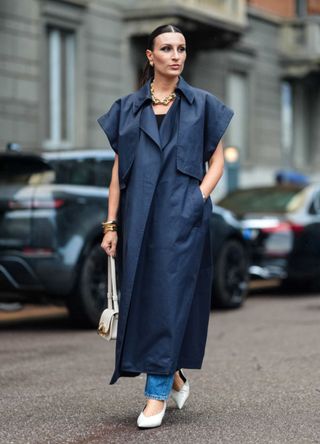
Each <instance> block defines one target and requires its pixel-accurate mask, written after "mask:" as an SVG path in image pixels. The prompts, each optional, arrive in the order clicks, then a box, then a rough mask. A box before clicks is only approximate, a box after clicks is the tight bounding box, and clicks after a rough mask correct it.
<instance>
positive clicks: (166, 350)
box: [98, 77, 233, 384]
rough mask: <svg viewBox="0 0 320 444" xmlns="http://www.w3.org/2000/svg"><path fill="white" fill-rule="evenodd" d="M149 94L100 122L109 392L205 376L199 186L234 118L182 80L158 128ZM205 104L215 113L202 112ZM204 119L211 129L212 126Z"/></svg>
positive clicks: (204, 206)
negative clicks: (112, 156) (123, 382)
mask: <svg viewBox="0 0 320 444" xmlns="http://www.w3.org/2000/svg"><path fill="white" fill-rule="evenodd" d="M149 86H150V81H149V82H148V83H147V85H145V86H144V87H143V88H141V89H140V90H139V91H138V92H137V93H133V94H131V95H129V96H126V97H125V98H122V99H119V101H117V102H115V104H114V105H113V107H112V108H111V109H110V111H109V112H108V113H106V114H104V115H103V116H101V118H100V119H99V120H98V121H99V123H100V125H101V126H102V128H103V129H104V131H105V133H106V135H107V136H108V139H109V142H110V144H111V146H112V148H113V149H114V150H115V151H116V152H117V153H118V155H119V183H120V206H119V213H118V223H119V232H118V235H119V240H118V245H117V257H116V259H117V266H118V271H119V280H120V314H119V324H118V337H117V342H116V363H115V370H114V373H113V376H112V378H111V381H110V383H111V384H113V383H114V382H116V380H117V379H118V378H119V377H120V376H136V375H138V374H140V373H153V374H163V375H168V374H170V373H173V372H174V371H175V370H176V369H178V368H201V365H202V361H203V356H204V351H205V343H206V338H207V328H208V321H209V314H210V301H211V292H212V254H211V249H210V246H211V242H210V232H209V219H210V215H211V212H212V203H211V199H210V198H209V199H207V200H206V201H204V200H203V197H202V194H201V190H200V188H199V184H200V182H201V179H202V177H203V176H204V174H205V161H206V160H208V158H209V157H210V155H211V154H212V153H213V151H214V149H215V148H216V145H217V143H218V142H219V140H220V138H221V137H222V134H223V133H224V131H225V129H226V127H227V125H228V123H229V121H230V120H231V117H232V115H233V112H232V111H231V110H230V109H229V108H228V107H226V106H225V105H224V104H223V103H222V102H221V101H219V100H218V99H217V98H215V97H214V96H212V95H209V93H207V92H204V91H202V90H198V89H196V88H193V87H191V86H190V85H188V84H187V83H186V82H185V81H184V80H183V79H182V77H180V79H179V83H178V87H177V89H176V92H177V97H176V99H175V100H174V103H173V104H172V106H171V107H170V108H169V110H168V112H167V114H166V115H165V117H164V118H163V121H162V123H161V125H160V128H158V125H157V120H156V116H155V114H154V111H153V109H152V106H151V98H150V93H149ZM196 93H198V101H197V100H195V96H196ZM208 95H209V97H210V99H211V100H212V103H211V107H215V109H211V110H210V111H207V113H206V106H208V105H207V100H208ZM192 96H193V99H192ZM199 97H200V98H201V97H202V98H203V100H202V101H201V100H199ZM204 98H205V99H206V100H204ZM128 99H129V100H128ZM130 99H131V100H130ZM132 99H133V100H132ZM191 99H192V100H191ZM192 105H193V109H195V108H196V110H195V111H196V113H192V112H191V113H190V109H189V108H188V106H189V107H190V108H191V107H192ZM188 111H189V114H187V115H183V116H182V113H186V112H188ZM210 113H211V114H210ZM206 114H207V115H206ZM217 114H218V115H217ZM210 116H211V118H212V119H215V121H211V122H210V123H208V121H207V120H206V119H208V118H209V117H210ZM219 118H220V120H219ZM221 119H222V120H223V122H222V123H221ZM186 122H187V125H186ZM210 125H214V126H215V130H214V131H212V130H211V132H210ZM184 126H185V128H186V130H185V131H184ZM190 126H191V127H193V129H194V130H197V126H198V138H199V139H200V145H199V143H194V144H193V145H191V144H192V141H193V140H195V138H194V133H190V132H188V130H190V128H189V127H190ZM208 131H209V132H210V134H208ZM188 135H189V136H188ZM186 136H187V138H188V140H187V141H186V139H185V137H186ZM208 137H209V139H211V140H210V141H207V142H206V141H205V139H206V138H208ZM212 144H213V145H212ZM214 144H215V145H214ZM199 146H200V149H199ZM190 148H191V150H190Z"/></svg>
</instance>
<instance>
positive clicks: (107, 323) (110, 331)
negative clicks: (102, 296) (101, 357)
mask: <svg viewBox="0 0 320 444" xmlns="http://www.w3.org/2000/svg"><path fill="white" fill-rule="evenodd" d="M118 317H119V303H118V294H117V282H116V265H115V258H114V257H113V256H109V255H108V292H107V308H106V309H105V310H103V312H102V314H101V317H100V321H99V327H98V334H99V335H100V336H101V337H102V338H105V339H107V340H108V341H110V340H111V339H117V329H118Z"/></svg>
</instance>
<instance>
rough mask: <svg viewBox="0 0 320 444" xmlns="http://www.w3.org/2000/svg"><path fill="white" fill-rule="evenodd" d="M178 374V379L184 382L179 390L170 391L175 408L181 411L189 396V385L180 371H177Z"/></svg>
mask: <svg viewBox="0 0 320 444" xmlns="http://www.w3.org/2000/svg"><path fill="white" fill-rule="evenodd" d="M179 374H180V378H181V379H182V380H183V381H184V384H183V386H182V387H181V389H180V390H174V389H171V397H172V399H173V400H174V402H175V403H176V405H177V407H178V408H179V409H182V407H183V406H184V403H185V402H186V400H187V399H188V397H189V394H190V384H189V381H188V380H187V378H186V377H185V375H184V374H183V373H182V370H181V369H180V370H179Z"/></svg>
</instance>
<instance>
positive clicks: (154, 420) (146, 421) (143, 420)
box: [137, 401, 167, 429]
mask: <svg viewBox="0 0 320 444" xmlns="http://www.w3.org/2000/svg"><path fill="white" fill-rule="evenodd" d="M166 407H167V403H166V401H164V406H163V409H162V410H161V412H160V413H157V414H156V415H152V416H145V415H144V413H143V410H144V409H143V410H142V412H141V413H140V415H139V416H138V419H137V425H138V427H140V428H141V429H149V428H151V427H159V426H160V425H161V423H162V420H163V417H164V414H165V411H166Z"/></svg>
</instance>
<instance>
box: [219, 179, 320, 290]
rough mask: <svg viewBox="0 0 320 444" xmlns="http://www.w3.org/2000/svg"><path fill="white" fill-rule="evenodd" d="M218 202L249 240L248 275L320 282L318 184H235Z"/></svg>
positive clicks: (317, 284)
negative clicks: (231, 214)
mask: <svg viewBox="0 0 320 444" xmlns="http://www.w3.org/2000/svg"><path fill="white" fill-rule="evenodd" d="M219 205H221V206H222V207H224V208H227V209H229V210H230V211H232V212H233V213H234V214H235V215H236V216H237V217H238V218H239V220H240V221H241V224H242V229H243V233H244V235H245V236H246V237H247V238H248V239H250V241H251V245H252V254H251V264H250V268H249V271H250V274H251V276H252V277H259V278H262V279H268V278H279V279H281V280H282V282H283V283H284V284H289V285H297V284H302V285H306V284H308V285H311V286H320V184H310V185H307V184H305V185H275V186H269V187H253V188H247V189H238V190H236V191H234V192H232V193H230V194H228V195H227V196H225V197H224V198H223V199H221V200H220V201H219Z"/></svg>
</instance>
